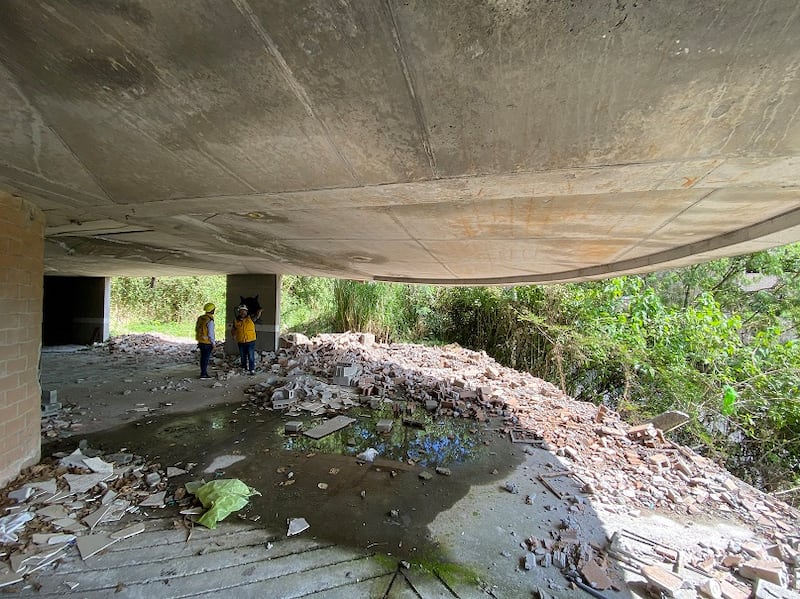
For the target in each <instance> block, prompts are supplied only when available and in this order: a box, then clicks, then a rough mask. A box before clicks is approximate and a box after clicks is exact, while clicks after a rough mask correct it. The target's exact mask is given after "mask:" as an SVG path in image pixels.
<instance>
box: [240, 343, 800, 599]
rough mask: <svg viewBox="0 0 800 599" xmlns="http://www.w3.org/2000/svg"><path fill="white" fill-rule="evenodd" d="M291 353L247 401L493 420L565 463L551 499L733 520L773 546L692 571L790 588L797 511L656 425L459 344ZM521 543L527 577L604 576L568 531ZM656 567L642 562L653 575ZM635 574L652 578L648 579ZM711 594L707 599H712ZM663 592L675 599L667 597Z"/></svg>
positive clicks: (700, 562) (693, 562) (708, 560)
mask: <svg viewBox="0 0 800 599" xmlns="http://www.w3.org/2000/svg"><path fill="white" fill-rule="evenodd" d="M286 345H287V347H284V348H283V349H282V350H281V351H279V352H278V354H277V355H276V357H275V361H274V363H273V365H272V366H271V375H270V377H269V378H268V379H267V381H265V382H263V383H259V384H258V385H254V386H252V387H251V388H250V389H248V392H249V394H250V399H251V400H252V401H254V402H256V403H258V404H260V405H261V406H262V407H271V408H273V409H286V410H288V414H289V415H298V414H300V413H303V412H306V413H310V414H312V415H322V414H333V413H336V412H338V411H340V410H346V409H347V408H349V407H352V405H355V404H356V403H366V404H369V405H370V406H371V407H372V408H382V407H383V406H384V404H386V403H388V404H391V405H392V407H393V408H394V410H395V413H396V414H398V413H404V414H409V413H413V411H414V410H415V409H425V410H427V411H429V412H431V413H432V414H434V415H437V416H452V417H462V418H473V419H475V420H478V421H485V420H487V419H488V418H492V419H493V420H495V419H496V421H499V422H500V423H501V430H502V432H503V433H505V434H508V435H509V437H510V438H511V440H512V441H514V442H518V443H522V444H526V445H527V446H528V447H530V448H541V449H543V450H548V451H550V452H552V453H554V454H555V455H556V456H558V457H559V458H560V461H561V463H562V465H563V470H561V471H558V472H551V473H542V474H540V475H539V476H538V481H539V482H540V483H541V484H542V485H543V486H544V487H545V488H546V489H547V490H548V491H549V492H551V493H552V494H553V495H555V496H556V497H557V498H558V499H561V500H564V501H567V502H576V500H577V504H578V505H579V504H580V502H581V498H583V497H585V496H591V498H592V504H593V505H594V506H602V507H603V508H604V509H606V510H609V511H612V512H620V513H630V514H633V515H635V514H636V513H638V512H641V510H642V509H647V510H653V509H659V510H663V511H668V512H673V513H677V514H682V515H685V516H698V515H701V514H708V515H713V516H717V517H723V518H736V519H738V520H739V521H741V522H744V523H746V524H747V525H749V526H751V527H752V528H753V530H755V531H757V532H758V533H759V534H762V535H764V536H765V537H766V538H768V539H771V541H772V545H770V547H762V548H761V549H758V550H756V549H752V548H751V549H752V550H751V551H749V552H747V554H746V555H741V554H740V552H738V551H735V548H725V550H723V549H720V548H716V549H712V548H700V550H699V551H698V552H697V553H696V554H693V555H692V556H688V557H687V560H688V562H689V563H688V564H687V567H690V568H692V569H693V571H700V572H705V573H706V574H708V575H711V574H712V573H716V574H718V575H720V576H722V574H724V573H730V572H734V571H736V572H738V573H739V574H740V576H742V577H744V578H758V579H766V580H767V581H768V582H774V583H775V584H782V585H783V586H784V587H785V586H786V581H787V579H788V578H791V579H792V580H793V584H797V571H798V567H800V553H798V550H799V549H800V532H799V531H798V528H797V522H798V513H797V511H796V510H794V509H793V508H791V507H790V506H788V505H786V504H784V503H782V502H780V501H778V500H776V499H774V498H771V497H770V496H768V495H766V494H765V493H762V492H760V491H758V490H757V489H755V488H753V487H750V486H748V485H746V484H744V483H743V482H741V481H740V480H738V479H736V478H734V477H732V476H731V475H730V474H729V473H728V472H727V471H725V470H724V469H722V468H721V467H719V466H718V465H716V464H715V463H714V462H712V461H711V460H709V459H707V458H705V457H703V456H700V455H698V454H697V453H695V452H693V451H692V450H691V449H689V448H686V447H683V446H681V445H678V444H675V443H672V442H671V441H669V440H668V439H666V438H665V436H664V434H663V432H662V431H661V430H660V429H657V428H655V426H654V425H653V424H651V423H646V424H644V425H641V426H635V427H631V426H629V425H627V424H626V423H624V422H622V421H621V419H620V418H619V416H618V415H617V414H616V413H615V412H613V411H612V410H609V409H606V408H605V407H603V406H601V407H599V408H598V407H597V406H595V405H593V404H589V403H585V402H578V401H575V400H573V399H572V398H570V397H569V396H567V395H566V394H564V393H563V392H562V391H560V390H559V389H558V388H556V387H555V386H554V385H552V384H550V383H547V382H546V381H543V380H540V379H537V378H535V377H533V376H532V375H530V374H528V373H522V372H518V371H516V370H513V369H510V368H505V367H503V366H501V365H499V364H497V363H496V362H495V361H494V360H493V359H492V358H490V357H489V356H487V355H486V354H485V353H484V352H474V351H470V350H466V349H464V348H461V347H459V346H455V345H450V346H445V347H427V346H419V345H411V344H390V345H376V344H374V340H373V339H371V338H369V337H365V336H364V335H362V334H357V333H345V334H342V335H320V336H318V337H315V338H313V339H310V340H307V339H302V340H300V341H296V340H292V342H291V343H287V344H286ZM328 381H331V383H328ZM337 387H338V390H337ZM354 391H355V393H354ZM407 423H408V422H406V424H407ZM559 480H561V481H562V482H563V481H564V480H570V481H571V482H572V485H565V484H559ZM583 501H585V499H584V500H583ZM578 509H580V508H579V507H578ZM526 543H527V544H526V545H525V546H524V548H525V549H526V555H525V556H523V558H522V561H521V567H523V568H525V569H529V568H533V567H535V566H536V565H540V566H549V565H552V564H553V563H556V564H557V565H559V566H560V567H561V568H562V569H564V568H566V569H568V570H572V571H575V572H578V573H580V574H581V579H582V580H589V579H591V578H595V579H597V578H602V577H601V576H600V574H599V572H600V571H602V568H601V567H600V566H599V565H598V562H599V561H601V560H600V558H599V557H598V555H599V554H598V553H597V552H596V551H594V550H593V549H592V548H590V547H588V546H586V544H585V543H581V542H580V541H579V540H578V535H577V532H576V531H575V529H574V528H573V527H571V526H568V525H567V526H565V527H564V529H563V530H562V531H559V532H557V533H554V538H552V539H532V538H531V539H528V540H527V541H526ZM595 549H597V548H595ZM617 555H618V556H619V555H622V554H619V553H617ZM740 555H741V559H739V558H738V557H737V556H740ZM668 557H671V554H669V555H667V557H665V556H664V555H657V556H656V558H657V559H660V560H666V561H667V562H669V559H667V558H668ZM684 557H686V556H684ZM674 559H677V558H673V561H674ZM764 560H766V561H764ZM641 561H642V560H641V558H639V562H638V563H637V565H638V566H640V565H641ZM651 563H652V562H651V561H648V562H646V564H647V566H648V567H649V565H650V564H651ZM746 564H749V565H746ZM584 569H586V572H585V573H584V572H583V570H584ZM753 571H755V572H756V574H752V572H753ZM656 574H657V573H656ZM642 575H643V576H645V578H647V579H648V580H650V579H649V578H648V577H647V576H646V575H645V572H642ZM650 575H651V578H652V577H653V576H656V575H654V574H653V573H652V572H650ZM678 578H679V580H680V577H678ZM714 580H716V579H714ZM723 582H726V581H725V580H724V577H723ZM726 584H728V585H729V587H730V588H728V587H725V588H727V593H728V594H725V593H724V592H723V593H722V594H720V595H719V596H726V597H727V596H731V597H737V596H739V595H737V594H736V593H735V592H734V591H738V592H741V591H739V590H738V589H737V588H736V587H733V586H730V585H731V583H730V582H726ZM656 586H658V585H656ZM679 586H680V584H679ZM712 586H713V585H712ZM594 588H597V587H594ZM713 590H714V589H712V590H711V591H708V592H711V593H712V594H711V595H707V596H715V595H714V594H713ZM660 592H663V593H665V594H667V595H668V596H677V595H679V593H677V594H676V593H673V591H669V592H667V591H666V590H665V589H663V588H661V589H660ZM671 593H672V594H671Z"/></svg>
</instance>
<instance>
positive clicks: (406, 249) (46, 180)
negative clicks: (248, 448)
mask: <svg viewBox="0 0 800 599" xmlns="http://www.w3.org/2000/svg"><path fill="white" fill-rule="evenodd" d="M573 4H574V5H573ZM573 4H570V3H559V2H546V1H545V0H533V1H518V0H492V1H491V2H480V3H478V2H462V1H461V0H436V1H424V2H423V1H421V0H412V1H403V2H400V1H398V0H378V1H376V2H369V3H364V2H353V1H351V0H197V1H196V2H191V3H188V2H173V1H171V0H122V1H119V2H102V1H99V0H64V1H63V2H56V3H53V2H46V1H44V0H6V1H5V2H3V3H0V114H1V115H2V118H1V119H0V190H3V191H6V192H10V193H14V194H18V195H21V196H24V197H26V198H27V199H29V200H31V201H32V202H34V203H36V204H37V205H38V206H39V207H40V208H41V209H42V210H43V211H44V212H45V214H46V217H47V222H48V228H47V232H46V236H47V237H46V241H47V243H46V254H45V256H46V258H45V259H46V269H47V272H48V273H51V274H64V275H69V274H80V275H108V274H142V273H146V274H188V273H193V272H194V273H212V272H219V273H245V272H246V273H258V272H279V273H299V274H315V275H324V276H340V277H352V278H359V279H373V278H374V279H382V280H396V281H411V282H441V283H448V284H479V283H520V282H553V281H566V280H583V279H591V278H599V277H606V276H612V275H613V274H616V273H625V272H644V271H647V270H654V269H659V268H666V267H673V266H676V265H683V264H690V263H692V262H695V261H700V260H705V259H710V258H712V257H718V256H721V255H732V254H738V253H745V252H748V251H755V250H758V249H764V248H767V247H772V246H774V245H778V244H783V243H789V242H792V241H796V240H798V239H800V236H799V235H798V234H797V233H798V226H800V221H798V210H800V168H798V167H800V118H798V115H800V109H798V106H800V45H799V44H797V40H798V39H800V5H798V4H797V3H796V2H791V1H789V0H764V1H763V2H760V3H758V4H754V3H752V2H750V1H748V0H732V1H729V2H726V3H721V2H706V3H697V2H692V1H690V0H676V1H674V2H669V3H666V2H661V3H652V2H636V3H631V2H628V3H613V2H606V1H600V0H588V1H586V2H581V3H573Z"/></svg>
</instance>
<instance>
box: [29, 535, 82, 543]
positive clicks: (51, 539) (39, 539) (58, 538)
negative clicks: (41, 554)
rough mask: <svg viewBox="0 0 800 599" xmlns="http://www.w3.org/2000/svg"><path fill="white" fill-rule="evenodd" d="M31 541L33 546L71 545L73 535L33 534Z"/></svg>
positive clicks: (73, 538)
mask: <svg viewBox="0 0 800 599" xmlns="http://www.w3.org/2000/svg"><path fill="white" fill-rule="evenodd" d="M31 540H32V541H33V543H34V544H35V545H59V544H63V543H71V542H72V541H74V540H75V535H73V534H64V533H41V532H37V533H34V534H33V536H32V537H31Z"/></svg>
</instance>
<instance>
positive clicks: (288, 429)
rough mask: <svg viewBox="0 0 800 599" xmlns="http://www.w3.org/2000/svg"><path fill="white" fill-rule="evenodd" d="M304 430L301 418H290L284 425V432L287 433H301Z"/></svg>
mask: <svg viewBox="0 0 800 599" xmlns="http://www.w3.org/2000/svg"><path fill="white" fill-rule="evenodd" d="M302 430H303V423H302V422H301V421H300V420H289V421H288V422H286V423H284V425H283V432H285V433H289V434H291V433H299V432H300V431H302Z"/></svg>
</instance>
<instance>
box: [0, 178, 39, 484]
mask: <svg viewBox="0 0 800 599" xmlns="http://www.w3.org/2000/svg"><path fill="white" fill-rule="evenodd" d="M43 275H44V215H43V214H42V212H41V211H40V210H39V209H38V208H36V207H35V206H34V205H33V204H31V203H29V202H26V201H25V200H23V199H21V198H18V197H14V196H11V195H8V194H6V193H4V192H0V485H2V484H5V483H6V482H8V481H9V480H10V479H12V478H14V477H15V476H16V475H17V474H19V472H20V470H22V469H23V468H25V467H26V466H29V465H31V464H35V463H36V462H38V461H39V457H40V456H41V443H40V427H41V422H40V421H41V390H40V387H39V352H40V350H41V338H42V286H43V281H44V276H43Z"/></svg>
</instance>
